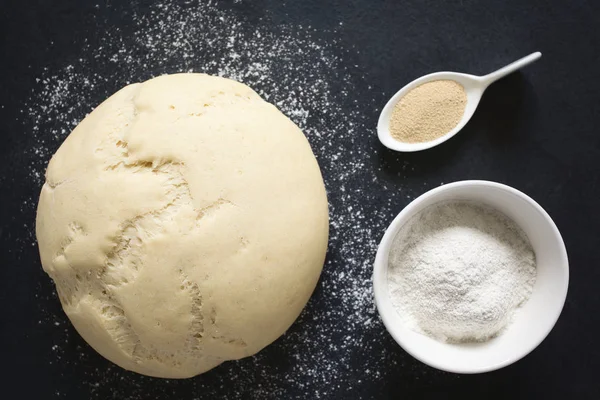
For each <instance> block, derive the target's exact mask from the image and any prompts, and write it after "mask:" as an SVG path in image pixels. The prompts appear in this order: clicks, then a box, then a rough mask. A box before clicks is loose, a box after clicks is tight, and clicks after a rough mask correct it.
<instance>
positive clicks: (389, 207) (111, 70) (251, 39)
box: [19, 1, 411, 399]
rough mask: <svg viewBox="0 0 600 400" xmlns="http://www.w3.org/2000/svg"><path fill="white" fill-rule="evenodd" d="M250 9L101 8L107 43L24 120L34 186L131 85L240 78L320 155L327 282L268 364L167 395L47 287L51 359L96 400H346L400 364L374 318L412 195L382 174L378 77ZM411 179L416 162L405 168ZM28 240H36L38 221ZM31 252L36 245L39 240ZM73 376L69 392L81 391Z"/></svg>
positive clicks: (337, 48)
mask: <svg viewBox="0 0 600 400" xmlns="http://www.w3.org/2000/svg"><path fill="white" fill-rule="evenodd" d="M244 5H246V4H244ZM239 6H240V5H239V4H237V2H236V3H233V4H229V5H223V4H222V3H218V2H213V1H208V2H206V1H184V2H171V1H159V2H157V4H154V5H150V6H144V7H142V6H141V5H140V4H139V3H138V2H136V1H133V2H132V4H131V7H132V8H131V9H132V10H133V11H132V12H131V13H129V14H123V15H121V13H120V11H119V10H116V9H112V8H111V7H113V6H112V5H111V3H107V4H104V3H103V4H101V5H98V6H97V7H96V13H95V14H94V15H93V21H92V25H93V32H96V34H97V35H98V36H97V37H95V38H94V39H93V40H92V39H89V40H86V41H85V42H84V45H83V47H82V48H81V50H80V53H79V54H78V55H76V56H74V57H72V58H70V59H69V60H68V61H67V62H66V63H67V65H65V66H64V67H62V68H58V69H56V68H46V69H45V70H43V72H42V73H41V74H40V76H39V79H38V82H37V85H36V86H35V87H34V88H33V91H32V93H31V96H30V98H29V101H28V102H27V103H26V104H25V106H24V108H23V109H22V110H21V115H20V117H19V119H20V120H21V121H22V123H23V126H24V131H25V132H26V136H27V141H28V142H27V143H26V145H27V147H26V148H25V149H24V150H23V151H24V152H25V155H24V158H25V159H26V160H27V162H28V168H29V176H30V179H31V184H32V185H34V186H36V187H41V185H42V183H43V180H44V178H43V173H44V170H45V167H46V164H47V162H48V161H49V159H50V157H51V155H52V154H53V153H54V151H56V149H57V148H58V146H59V145H60V143H61V142H62V141H63V140H64V138H65V137H66V136H67V135H68V133H69V132H70V131H71V130H72V129H73V127H74V126H76V125H77V124H78V122H79V121H81V119H82V118H84V116H85V115H86V114H87V113H89V112H90V111H91V110H92V109H93V108H94V107H95V106H96V105H98V104H99V103H100V102H101V101H103V100H104V99H105V98H107V97H108V96H110V95H111V94H112V93H114V92H115V91H116V90H118V89H119V88H121V87H123V86H124V85H126V84H128V83H132V82H139V81H144V80H147V79H149V78H151V77H153V76H157V75H161V74H165V73H175V72H185V71H193V72H205V73H209V74H215V75H221V76H225V77H229V78H233V79H237V80H239V81H241V82H243V83H245V84H247V85H249V86H250V87H252V88H253V89H255V90H256V91H257V92H258V93H259V94H260V95H261V96H263V97H264V98H265V99H267V100H268V101H270V102H272V103H274V104H276V105H277V106H278V107H279V108H280V109H281V110H282V111H283V112H284V113H285V114H287V115H288V116H289V117H290V118H291V119H292V120H293V121H294V122H296V123H297V124H298V125H299V126H300V127H301V128H302V129H303V131H304V132H305V134H306V135H307V137H308V139H309V141H310V143H311V145H312V148H313V150H314V151H315V154H316V156H317V159H318V161H319V164H320V166H321V169H322V172H323V175H324V179H325V183H326V187H327V189H328V196H329V201H330V213H331V233H330V243H329V252H328V257H327V261H326V265H325V267H324V271H323V275H322V278H321V281H320V283H319V285H318V287H317V289H316V292H315V294H314V295H313V297H312V299H311V301H310V302H309V304H308V306H307V308H306V310H305V312H304V313H303V314H302V315H301V317H300V319H299V321H298V322H297V323H296V324H294V325H293V326H292V328H290V330H289V331H288V333H287V334H286V335H285V336H284V337H283V338H282V339H280V340H278V341H276V342H275V343H274V344H272V345H271V346H269V347H267V348H266V349H265V350H263V351H262V352H260V353H259V354H258V355H256V356H255V357H251V358H248V359H243V360H240V361H238V362H228V363H225V364H223V365H222V366H220V367H218V368H216V369H215V370H213V371H212V372H210V373H208V374H205V375H203V376H202V377H201V378H198V379H191V380H186V381H167V382H166V383H165V381H157V380H152V379H151V378H147V377H143V376H138V375H133V374H129V373H127V372H125V371H123V370H121V369H120V368H118V367H115V366H112V365H111V364H110V363H107V362H104V361H101V359H100V358H99V356H98V355H97V354H95V353H94V352H93V350H91V349H89V348H87V347H86V348H85V349H84V348H82V346H85V345H84V344H83V343H82V340H81V339H79V338H76V337H73V335H76V334H75V333H74V331H73V329H71V328H68V329H67V328H66V327H69V326H70V325H69V323H68V321H67V320H66V317H65V316H64V315H62V314H61V313H59V312H49V311H48V309H50V310H55V308H49V307H50V306H47V305H46V304H48V303H50V302H51V303H52V304H57V303H58V300H57V299H56V294H55V293H53V294H52V295H51V296H49V295H48V293H50V292H51V290H52V289H51V287H52V286H53V285H52V284H51V283H50V282H47V281H44V282H41V283H40V286H39V287H38V288H37V291H38V292H37V293H38V294H36V297H38V298H39V304H40V306H39V307H41V308H42V310H41V311H40V313H41V314H46V315H47V318H46V319H45V320H43V321H42V322H43V325H44V326H47V325H51V323H52V321H54V319H55V318H59V319H60V322H61V324H60V326H56V327H55V328H56V331H55V332H54V333H53V338H54V339H53V340H54V342H55V344H56V345H58V348H53V349H49V351H50V352H52V354H57V355H59V356H60V364H61V368H64V369H65V371H73V370H75V371H78V373H80V374H83V375H84V376H83V377H82V378H81V379H76V380H75V381H77V385H79V386H82V387H85V388H84V389H81V390H84V391H88V392H89V393H90V399H99V398H119V399H141V398H148V396H149V394H151V395H152V397H153V398H161V399H162V398H173V396H175V397H182V393H198V396H199V397H198V398H200V394H201V395H202V398H216V397H218V398H223V397H226V398H229V399H237V398H260V399H264V398H288V399H293V398H316V399H318V398H331V397H336V396H337V397H340V396H341V397H344V396H345V395H350V394H354V393H355V389H356V388H357V387H361V386H362V385H363V384H364V383H365V382H372V384H373V385H377V384H376V382H379V381H380V380H381V379H383V376H384V375H385V373H386V371H387V369H388V368H389V367H390V366H393V365H396V363H397V362H398V360H397V357H398V354H399V353H398V352H397V351H396V350H397V347H396V346H395V345H391V339H390V338H389V336H388V334H387V332H386V331H385V329H384V328H383V325H382V324H381V322H380V320H379V318H378V316H377V313H376V310H375V306H374V303H373V293H372V285H371V274H372V262H373V259H374V255H375V252H376V249H377V244H378V242H379V240H380V238H381V235H382V232H383V231H384V230H385V227H386V226H387V224H388V223H389V221H390V220H391V219H392V217H393V216H394V215H395V214H396V213H397V212H398V211H399V209H400V208H401V207H402V204H405V203H406V198H407V197H409V195H408V192H407V191H403V190H401V189H402V188H399V187H398V185H389V184H387V183H386V182H383V181H380V180H379V178H378V174H377V172H376V171H375V168H377V167H374V165H373V164H374V163H378V161H377V160H375V161H373V160H372V157H373V154H375V152H376V150H377V149H378V144H377V140H376V136H375V134H374V126H375V121H376V114H377V110H375V109H373V110H370V108H371V107H373V108H374V107H376V105H375V103H376V102H375V101H374V100H373V98H370V97H369V96H370V94H369V93H370V92H369V90H370V86H369V87H367V85H363V83H362V82H364V81H365V79H366V78H365V77H364V76H363V75H362V73H361V72H360V71H359V70H358V69H357V68H356V67H351V66H353V63H352V62H348V59H352V54H355V52H356V50H354V49H348V48H344V45H343V44H342V43H341V42H340V41H339V39H337V38H336V37H337V35H336V32H327V33H325V34H324V33H323V32H319V33H317V32H316V30H315V29H314V28H312V27H310V26H298V25H281V24H280V23H272V22H271V21H270V20H269V15H268V13H263V14H264V15H263V16H262V17H258V18H254V19H252V20H248V19H247V17H245V16H243V15H242V13H240V12H239V10H237V9H236V7H239ZM228 7H229V8H228ZM117 14H118V15H120V18H122V19H125V21H121V22H120V24H119V26H123V28H116V27H115V26H114V24H112V23H111V22H110V21H109V20H108V19H106V18H107V17H106V16H107V15H113V16H114V15H117ZM340 25H341V24H340ZM125 27H126V28H125ZM224 32H226V35H223V33H224ZM323 37H327V38H328V39H327V40H325V39H323ZM50 46H52V44H50ZM357 85H363V86H361V87H360V90H361V97H360V98H361V99H362V100H363V102H362V104H358V102H357V101H356V98H355V96H354V94H355V93H354V92H355V91H357V90H358V88H357ZM366 115H369V117H368V118H367V117H366ZM369 118H370V119H369ZM410 168H411V167H410V165H408V164H406V163H405V165H404V167H403V170H405V169H410ZM383 194H385V195H383ZM36 203H37V198H31V199H27V200H26V201H24V202H23V206H22V211H23V213H24V214H26V215H27V216H29V219H30V220H31V221H33V220H34V218H35V207H36ZM28 229H29V230H30V231H31V232H33V231H34V230H33V223H32V224H31V226H30V227H29V228H28ZM29 240H30V241H31V242H30V243H33V241H34V238H33V235H32V236H31V237H30V239H29ZM29 248H31V246H29ZM40 276H42V274H41V273H40ZM63 322H64V323H63ZM390 348H393V349H394V351H393V352H392V351H390V350H389V349H390ZM74 352H75V353H74ZM77 354H78V357H77ZM70 364H72V365H70ZM89 365H98V367H97V368H96V369H90V368H89ZM357 365H360V368H359V369H357V368H356V366H357ZM79 366H86V367H85V368H78V367H79ZM61 371H62V370H61ZM62 374H63V372H61V376H63V375H62ZM68 374H72V372H65V375H64V380H65V381H66V380H68V382H66V383H65V385H67V387H69V386H70V385H73V384H74V383H73V380H72V379H71V378H70V376H71V375H68ZM125 377H126V379H127V384H126V385H125V384H124V383H123V382H124V379H125ZM57 379H58V378H57ZM177 394H178V395H179V396H177ZM60 395H61V396H62V395H66V394H64V393H60ZM57 396H58V394H57Z"/></svg>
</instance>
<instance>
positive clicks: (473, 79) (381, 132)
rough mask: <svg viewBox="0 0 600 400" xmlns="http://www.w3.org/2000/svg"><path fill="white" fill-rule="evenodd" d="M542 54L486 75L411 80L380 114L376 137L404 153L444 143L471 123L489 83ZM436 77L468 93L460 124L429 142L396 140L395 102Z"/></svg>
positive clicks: (438, 74) (452, 74)
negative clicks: (392, 131) (392, 124)
mask: <svg viewBox="0 0 600 400" xmlns="http://www.w3.org/2000/svg"><path fill="white" fill-rule="evenodd" d="M541 56H542V53H540V52H539V51H538V52H535V53H532V54H530V55H528V56H527V57H523V58H521V59H520V60H517V61H515V62H513V63H512V64H508V65H507V66H506V67H504V68H500V69H499V70H497V71H495V72H492V73H491V74H487V75H484V76H476V75H468V74H461V73H458V72H435V73H433V74H429V75H425V76H422V77H421V78H419V79H416V80H414V81H412V82H411V83H409V84H408V85H406V86H404V87H403V88H402V89H400V91H398V93H396V94H395V95H394V96H393V97H392V98H391V99H390V100H389V101H388V102H387V104H386V105H385V107H383V110H382V111H381V115H380V116H379V121H378V122H377V136H379V141H380V142H381V143H382V144H383V145H384V146H385V147H387V148H388V149H391V150H396V151H403V152H411V151H420V150H425V149H429V148H431V147H435V146H437V145H438V144H441V143H444V142H445V141H446V140H448V139H450V138H451V137H452V136H454V135H456V134H457V133H458V132H459V131H460V130H461V129H462V128H463V127H464V126H465V125H466V124H467V122H469V120H470V119H471V117H472V116H473V113H474V112H475V109H476V108H477V105H478V104H479V100H481V96H482V95H483V92H484V91H485V89H487V87H488V86H489V85H491V84H492V83H494V82H495V81H497V80H498V79H500V78H503V77H505V76H506V75H508V74H510V73H511V72H514V71H516V70H518V69H519V68H522V67H524V66H526V65H528V64H531V63H532V62H534V61H535V60H537V59H538V58H540V57H541ZM437 80H453V81H456V82H458V83H460V84H461V85H462V86H463V87H464V88H465V91H466V92H467V105H466V107H465V112H464V114H463V117H462V119H461V120H460V122H459V123H458V125H456V127H455V128H454V129H452V130H451V131H450V132H448V133H446V134H445V135H444V136H441V137H439V138H437V139H435V140H432V141H429V142H423V143H405V142H400V141H398V140H396V139H394V138H393V137H392V135H391V134H390V118H391V116H392V111H393V110H394V106H395V105H396V103H397V102H398V101H399V100H400V99H401V98H402V97H404V95H406V94H407V93H408V92H409V91H410V90H412V89H414V88H415V87H417V86H419V85H422V84H423V83H426V82H430V81H437Z"/></svg>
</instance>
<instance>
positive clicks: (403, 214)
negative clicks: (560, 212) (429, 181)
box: [373, 180, 569, 374]
mask: <svg viewBox="0 0 600 400" xmlns="http://www.w3.org/2000/svg"><path fill="white" fill-rule="evenodd" d="M467 186H479V187H485V188H494V189H500V190H504V191H507V192H509V193H510V194H512V195H516V196H517V197H520V198H521V199H523V200H525V201H526V202H528V203H529V204H530V205H531V206H533V207H534V208H535V209H536V210H537V211H538V212H539V213H540V214H541V215H542V216H543V217H544V219H545V220H546V222H547V223H548V226H549V228H550V230H551V231H552V233H553V234H554V235H555V237H556V238H557V239H558V243H559V245H560V246H559V249H558V251H559V253H560V254H561V260H562V262H561V263H560V265H561V266H562V279H563V281H564V290H563V292H562V293H557V296H561V298H560V300H561V301H560V307H559V308H558V309H557V310H556V311H555V316H554V318H553V320H552V323H551V324H548V327H547V329H545V330H544V332H543V334H542V335H540V337H539V338H538V339H537V340H535V341H533V343H532V346H530V347H528V348H527V349H526V350H525V351H523V352H521V353H517V354H516V355H513V356H511V357H507V358H505V359H504V360H503V361H501V362H498V363H494V364H490V365H488V366H485V367H477V368H472V369H469V368H461V367H458V368H452V367H449V366H448V365H447V364H446V363H442V362H438V361H437V360H436V359H430V358H427V357H423V356H421V355H420V354H419V353H418V351H414V349H413V348H411V346H410V345H408V344H407V343H406V342H405V341H404V340H403V337H402V334H401V333H399V331H400V330H399V329H396V327H395V326H394V324H393V322H392V320H391V316H390V315H389V313H388V312H387V311H386V310H382V307H381V304H383V303H384V299H386V300H388V301H387V303H390V302H389V299H388V297H387V296H384V291H387V290H388V288H387V274H386V272H387V265H386V264H385V263H384V259H387V257H386V255H387V254H388V253H389V251H390V246H391V242H392V241H393V239H394V238H395V236H396V234H397V232H398V231H399V230H400V229H401V227H402V226H403V225H404V224H405V223H406V222H407V221H408V220H407V215H409V214H411V213H412V211H413V210H414V209H415V208H417V207H419V206H420V204H421V203H423V202H424V201H425V200H427V199H429V198H431V197H435V196H437V195H439V194H440V193H442V192H445V191H447V190H451V189H456V188H460V187H467ZM568 287H569V260H568V256H567V250H566V247H565V244H564V241H563V238H562V236H561V234H560V232H559V230H558V228H557V226H556V224H555V223H554V221H553V220H552V218H551V217H550V215H549V214H548V213H547V212H546V211H545V210H544V209H543V208H542V206H540V205H539V204H538V203H537V202H536V201H535V200H533V199H532V198H531V197H529V196H528V195H526V194H525V193H523V192H521V191H519V190H517V189H515V188H513V187H510V186H508V185H505V184H502V183H498V182H493V181H486V180H463V181H456V182H452V183H448V184H444V185H442V186H438V187H436V188H434V189H431V190H429V191H427V192H425V193H423V194H421V195H420V196H418V197H417V198H415V199H413V200H412V201H411V202H410V203H409V204H408V205H407V206H406V207H404V208H403V209H402V210H401V211H400V212H399V213H398V215H396V217H395V218H394V220H393V221H392V222H391V223H390V225H389V226H388V227H387V229H386V230H385V233H384V235H383V237H382V239H381V241H380V243H379V246H378V248H377V253H376V256H375V262H374V263H373V293H374V297H375V306H376V308H377V312H378V314H379V316H380V317H381V320H382V321H383V324H384V326H385V328H386V330H387V331H388V333H389V334H390V335H391V336H392V338H393V339H394V341H395V342H396V343H398V345H399V346H400V347H402V349H404V351H406V352H407V353H408V354H410V355H411V356H413V357H414V358H416V359H417V360H419V361H421V362H422V363H424V364H426V365H429V366H431V367H434V368H436V369H439V370H442V371H447V372H453V373H462V374H476V373H484V372H490V371H494V370H497V369H500V368H503V367H506V366H508V365H510V364H513V363H515V362H516V361H519V360H520V359H522V358H523V357H525V356H526V355H528V354H529V353H531V352H532V351H533V350H534V349H535V348H536V347H538V346H539V345H540V343H542V341H544V339H545V338H546V337H547V336H548V334H549V333H550V332H551V331H552V329H553V328H554V326H555V325H556V322H557V321H558V318H559V317H560V314H561V313H562V310H563V308H564V305H565V302H566V297H567V292H568ZM391 309H392V310H393V307H392V308H391ZM393 311H394V312H395V310H393Z"/></svg>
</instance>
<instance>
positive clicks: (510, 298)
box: [388, 202, 536, 342]
mask: <svg viewBox="0 0 600 400" xmlns="http://www.w3.org/2000/svg"><path fill="white" fill-rule="evenodd" d="M388 276H389V289H390V297H391V299H392V302H393V304H394V306H395V307H396V309H397V311H398V313H399V314H400V315H401V316H402V318H403V320H404V322H405V324H406V325H407V326H408V327H410V328H411V329H413V330H415V331H418V332H422V333H426V334H428V335H430V336H432V337H434V338H436V339H438V340H441V341H448V342H472V341H485V340H487V339H490V338H492V337H494V336H496V335H498V334H499V333H500V332H501V331H502V329H504V328H505V327H506V325H507V324H509V323H510V321H511V319H512V316H513V315H514V313H515V311H516V310H517V308H519V307H520V306H521V305H522V304H523V303H524V302H526V301H527V299H529V296H530V294H531V291H532V287H533V284H534V283H535V279H536V264H535V254H534V252H533V249H532V247H531V244H530V243H529V241H528V239H527V237H526V236H525V233H524V232H523V231H522V230H521V229H520V228H519V227H518V226H517V225H516V224H515V223H514V222H513V221H511V220H510V219H508V218H507V217H506V216H504V215H503V214H501V213H499V212H498V211H496V210H494V209H491V208H488V207H485V206H482V205H477V204H472V203H467V202H449V203H443V204H438V205H433V206H431V207H428V208H426V209H425V210H424V211H422V212H421V213H419V214H417V215H416V216H415V217H413V218H412V220H411V221H409V223H408V224H407V226H406V227H405V228H404V229H402V230H401V231H400V232H399V233H398V235H397V236H396V238H395V239H394V242H393V245H392V250H391V252H390V259H389V271H388Z"/></svg>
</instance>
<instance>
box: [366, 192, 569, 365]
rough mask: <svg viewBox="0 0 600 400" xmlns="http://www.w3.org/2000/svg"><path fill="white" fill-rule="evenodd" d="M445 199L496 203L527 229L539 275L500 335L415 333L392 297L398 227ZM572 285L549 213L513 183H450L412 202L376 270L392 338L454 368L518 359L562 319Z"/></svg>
mask: <svg viewBox="0 0 600 400" xmlns="http://www.w3.org/2000/svg"><path fill="white" fill-rule="evenodd" d="M447 200H471V201H477V202H481V203H483V204H487V205H488V206H491V207H494V208H495V209H497V210H498V211H500V212H502V213H504V214H505V215H506V216H508V217H509V218H511V219H512V220H513V221H514V222H515V223H516V224H517V225H519V226H520V227H521V228H522V229H523V231H525V233H526V234H527V236H528V238H529V241H530V242H531V245H532V246H533V249H534V251H535V255H536V262H537V279H536V282H535V286H534V288H533V293H532V294H531V297H530V299H529V300H528V301H527V302H526V303H525V304H524V305H523V307H521V308H520V309H519V310H518V312H517V313H516V315H515V318H514V320H513V322H512V323H511V324H510V325H509V326H508V327H507V328H506V329H505V330H504V331H503V332H502V333H501V334H500V335H498V337H496V338H494V339H491V340H489V341H487V342H484V343H473V344H449V343H442V342H439V341H437V340H435V339H433V338H430V337H429V336H426V335H423V334H420V333H416V332H414V331H412V330H410V329H408V328H407V327H405V326H404V325H403V323H402V321H401V319H400V316H399V315H398V313H397V311H396V309H395V308H394V306H393V305H392V303H391V301H390V298H389V289H388V280H387V270H388V255H389V252H390V246H391V244H392V241H393V240H394V237H395V236H396V234H397V232H398V230H399V229H400V228H401V227H402V226H403V225H404V224H405V223H406V222H407V221H408V220H409V219H410V218H411V217H412V216H413V215H415V214H416V213H418V212H420V211H421V210H423V209H424V208H426V207H428V206H430V205H432V204H435V203H438V202H441V201H447ZM568 285H569V263H568V260H567V251H566V249H565V245H564V243H563V240H562V237H561V236H560V233H559V232H558V229H557V228H556V225H555V224H554V222H553V221H552V219H551V218H550V216H549V215H548V214H547V213H546V212H545V211H544V209H542V207H540V205H539V204H537V203H536V202H535V201H534V200H532V199H531V198H530V197H528V196H527V195H525V194H523V193H521V192H519V191H518V190H516V189H513V188H511V187H509V186H506V185H502V184H499V183H494V182H487V181H461V182H455V183H451V184H447V185H444V186H440V187H438V188H435V189H433V190H430V191H429V192H427V193H425V194H423V195H421V196H420V197H418V198H417V199H415V200H414V201H412V202H411V203H410V204H409V205H408V206H407V207H406V208H404V210H402V212H401V213H400V214H398V216H397V217H396V218H395V219H394V221H393V222H392V223H391V225H390V226H389V227H388V229H387V231H386V232H385V234H384V236H383V239H382V240H381V243H380V245H379V249H378V250H377V257H376V258H375V265H374V271H373V289H374V292H375V303H376V304H377V310H378V311H379V314H380V315H381V319H382V320H383V323H384V325H385V327H386V328H387V330H388V332H389V333H390V334H391V335H392V337H393V338H394V340H396V342H398V344H399V345H400V346H402V348H403V349H404V350H406V351H407V352H408V353H409V354H411V355H412V356H413V357H415V358H416V359H418V360H420V361H422V362H424V363H425V364H428V365H430V366H432V367H435V368H438V369H441V370H445V371H449V372H456V373H480V372H487V371H492V370H496V369H499V368H502V367H505V366H507V365H509V364H512V363H514V362H515V361H518V360H519V359H521V358H523V357H524V356H526V355H527V354H528V353H529V352H531V351H532V350H533V349H535V348H536V347H537V346H538V345H539V344H540V343H541V342H542V340H544V338H545V337H546V336H547V335H548V333H550V331H551V330H552V328H553V327H554V324H555V323H556V321H557V320H558V317H559V315H560V313H561V311H562V308H563V305H564V303H565V299H566V297H567V287H568Z"/></svg>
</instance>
